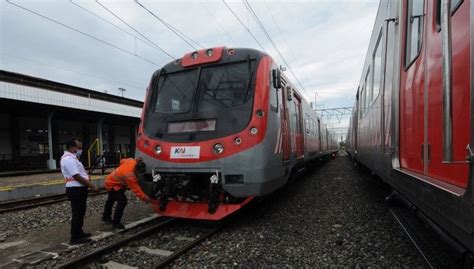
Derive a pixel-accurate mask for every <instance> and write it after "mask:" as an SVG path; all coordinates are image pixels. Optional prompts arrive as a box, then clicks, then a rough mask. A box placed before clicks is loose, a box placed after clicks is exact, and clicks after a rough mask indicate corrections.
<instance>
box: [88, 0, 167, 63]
mask: <svg viewBox="0 0 474 269" xmlns="http://www.w3.org/2000/svg"><path fill="white" fill-rule="evenodd" d="M95 2H96V3H97V4H98V5H99V6H101V7H102V8H103V9H105V10H106V11H107V12H109V13H110V14H111V15H112V16H114V17H115V18H117V19H118V20H119V21H121V22H122V23H123V24H125V25H127V26H128V27H129V28H130V29H132V30H133V31H134V32H135V33H137V34H139V35H140V36H141V37H143V38H144V39H146V40H147V41H148V42H150V43H151V44H152V45H153V47H155V48H156V49H158V50H160V51H161V52H163V53H164V54H166V55H167V56H168V57H170V58H171V59H173V60H174V59H176V57H174V56H173V55H171V53H169V52H168V51H166V50H165V49H163V48H162V47H160V46H159V45H158V44H156V43H155V42H153V40H151V39H150V38H148V37H147V36H145V35H144V34H143V33H141V32H140V31H138V30H137V29H135V27H133V26H132V25H131V24H129V23H128V22H126V21H125V20H124V19H122V18H121V17H120V16H119V15H117V14H115V13H114V12H113V11H112V10H110V9H109V8H107V7H106V6H104V5H103V4H101V3H100V2H99V0H95Z"/></svg>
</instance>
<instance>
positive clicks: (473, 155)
mask: <svg viewBox="0 0 474 269" xmlns="http://www.w3.org/2000/svg"><path fill="white" fill-rule="evenodd" d="M466 151H467V157H466V160H467V161H468V162H472V158H473V157H474V153H473V152H472V148H471V145H469V144H467V146H466Z"/></svg>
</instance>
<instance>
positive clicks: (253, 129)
mask: <svg viewBox="0 0 474 269" xmlns="http://www.w3.org/2000/svg"><path fill="white" fill-rule="evenodd" d="M257 133H258V129H257V128H255V127H252V128H250V134H251V135H256V134H257Z"/></svg>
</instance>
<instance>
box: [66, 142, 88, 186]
mask: <svg viewBox="0 0 474 269" xmlns="http://www.w3.org/2000/svg"><path fill="white" fill-rule="evenodd" d="M61 173H62V174H63V176H64V179H65V180H66V188H67V187H84V185H83V184H81V183H80V182H79V181H76V180H74V178H73V176H74V175H77V174H79V175H80V176H81V177H83V178H85V179H87V180H90V179H89V175H88V174H87V172H86V169H85V168H84V165H82V163H81V162H80V161H79V160H78V159H77V156H76V154H74V153H71V152H69V151H65V152H64V154H63V156H62V157H61Z"/></svg>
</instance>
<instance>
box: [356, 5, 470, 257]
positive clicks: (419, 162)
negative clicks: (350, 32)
mask: <svg viewBox="0 0 474 269" xmlns="http://www.w3.org/2000/svg"><path fill="white" fill-rule="evenodd" d="M473 21H474V7H473V2H472V1H470V0H464V1H463V0H450V1H449V0H433V1H423V0H404V1H399V0H382V1H380V6H379V10H378V14H377V18H376V22H375V26H374V29H373V31H372V37H371V40H370V45H369V49H368V52H367V57H366V60H365V64H364V68H363V72H362V76H361V79H360V83H359V88H358V91H357V95H356V102H355V106H354V110H353V115H352V119H351V123H350V130H349V133H348V137H347V143H348V145H347V148H348V151H349V153H350V154H351V155H352V157H353V158H354V159H356V160H357V161H358V162H360V163H362V164H364V165H365V166H366V167H368V168H369V169H371V170H372V171H373V172H375V173H376V174H377V175H379V176H380V177H381V178H382V179H383V180H384V181H385V182H387V183H388V184H389V185H391V186H392V188H393V189H394V191H395V192H394V194H395V195H397V196H398V197H399V198H400V199H401V200H403V201H405V202H406V203H407V204H409V205H410V207H411V208H413V209H416V212H417V213H418V215H420V216H421V217H422V218H423V219H424V220H425V221H426V223H427V224H429V225H431V226H432V227H433V228H434V229H435V230H436V231H438V232H439V233H441V234H442V235H443V237H444V238H446V239H447V241H450V242H451V244H452V245H454V246H455V247H456V248H457V249H459V250H461V252H462V255H464V258H465V259H469V256H470V259H472V257H473V256H472V253H473V252H474V173H473V172H474V170H473V165H472V162H473V161H474V159H473V158H474V154H473V152H472V151H473V150H472V147H473V145H474V132H473V129H472V128H473V127H474V125H473V120H474V107H473V105H474V102H473V100H474V99H473V98H474V95H473V90H474V87H473V83H474V80H473V72H474V71H473V67H474V66H473V53H474V52H473V47H474V46H473V45H474V44H473V36H474V34H473V31H474V26H473V25H474V23H473Z"/></svg>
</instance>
